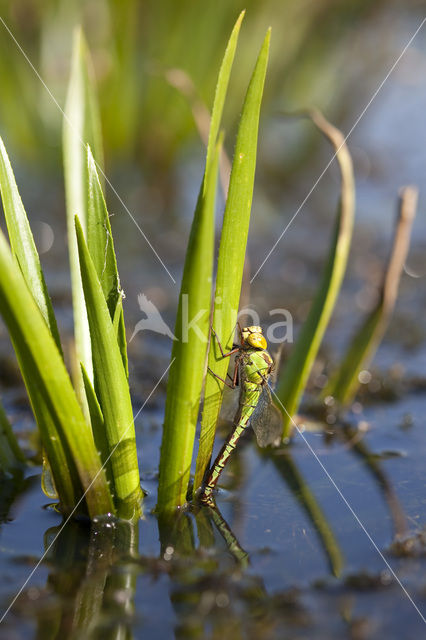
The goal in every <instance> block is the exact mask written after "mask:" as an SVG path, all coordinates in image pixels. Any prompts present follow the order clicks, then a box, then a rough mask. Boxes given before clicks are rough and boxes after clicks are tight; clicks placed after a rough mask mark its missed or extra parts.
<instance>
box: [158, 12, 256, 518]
mask: <svg viewBox="0 0 426 640" xmlns="http://www.w3.org/2000/svg"><path fill="white" fill-rule="evenodd" d="M243 17H244V12H242V13H241V14H240V16H239V18H238V20H237V22H236V24H235V26H234V29H233V31H232V33H231V36H230V38H229V42H228V45H227V48H226V50H225V54H224V57H223V61H222V64H221V67H220V70H219V76H218V81H217V86H216V93H215V98H214V102H213V109H212V117H211V122H210V131H209V139H208V144H207V157H206V168H205V172H204V177H203V182H202V185H201V189H200V194H199V197H198V201H197V206H196V209H195V213H194V220H193V223H192V227H191V234H190V238H189V243H188V249H187V253H186V258H185V265H184V272H183V276H182V285H181V290H180V296H179V307H178V313H177V320H176V326H175V336H176V338H177V340H176V341H175V343H174V345H173V350H172V362H173V366H172V367H171V370H170V374H169V380H168V385H167V398H166V410H165V421H164V431H163V439H162V446H161V458H160V479H159V491H158V505H157V508H158V510H159V511H160V512H163V513H164V512H166V511H170V510H171V509H173V508H174V507H176V506H180V505H182V504H183V503H184V502H185V501H186V496H187V490H188V482H189V474H190V467H191V460H192V452H193V447H194V438H195V429H196V425H197V418H198V410H199V404H200V397H201V391H202V386H203V378H204V371H205V361H206V354H207V344H208V336H209V319H210V307H211V289H212V278H213V252H214V213H215V201H216V183H217V173H218V159H219V153H220V149H221V146H222V140H220V141H219V143H217V139H218V133H219V128H220V122H221V119H222V113H223V106H224V102H225V97H226V92H227V89H228V85H229V78H230V74H231V69H232V64H233V61H234V56H235V50H236V46H237V41H238V35H239V31H240V26H241V22H242V20H243ZM183 311H185V314H186V318H187V319H188V320H189V322H191V320H192V319H194V318H196V317H197V316H200V312H201V317H199V318H198V320H197V327H198V328H197V330H196V331H195V330H191V331H190V332H189V331H188V334H186V333H185V335H184V333H183V332H186V331H187V329H186V326H183V324H182V313H183Z"/></svg>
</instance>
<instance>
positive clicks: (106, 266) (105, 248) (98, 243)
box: [86, 145, 121, 319]
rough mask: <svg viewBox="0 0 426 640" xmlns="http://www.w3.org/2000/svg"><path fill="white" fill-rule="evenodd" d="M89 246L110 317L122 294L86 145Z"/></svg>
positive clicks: (104, 209) (104, 208)
mask: <svg viewBox="0 0 426 640" xmlns="http://www.w3.org/2000/svg"><path fill="white" fill-rule="evenodd" d="M87 184H88V206H87V234H86V237H87V248H88V249H89V252H90V255H91V258H92V261H93V264H94V267H95V269H96V273H97V275H98V278H99V281H100V283H101V286H102V291H103V292H104V296H105V300H106V302H107V305H108V309H109V313H110V316H111V318H112V319H113V318H114V313H115V310H116V307H117V302H118V299H119V297H120V296H121V291H120V280H119V277H118V271H117V260H116V257H115V251H114V242H113V239H112V232H111V225H110V221H109V216H108V211H107V208H106V204H105V199H104V195H103V193H102V187H101V183H100V180H99V176H98V172H97V170H96V164H95V161H94V158H93V155H92V152H91V150H90V146H89V145H88V146H87Z"/></svg>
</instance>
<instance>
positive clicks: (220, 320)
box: [194, 30, 270, 489]
mask: <svg viewBox="0 0 426 640" xmlns="http://www.w3.org/2000/svg"><path fill="white" fill-rule="evenodd" d="M269 41H270V30H268V32H267V34H266V37H265V40H264V43H263V45H262V48H261V50H260V53H259V57H258V59H257V62H256V66H255V69H254V72H253V75H252V77H251V80H250V84H249V87H248V90H247V94H246V97H245V101H244V106H243V111H242V115H241V120H240V124H239V129H238V135H237V142H236V146H235V153H234V159H233V163H232V171H231V178H230V182H229V190H228V198H227V201H226V206H225V214H224V219H223V227H222V235H221V240H220V248H219V258H218V267H217V277H216V294H215V307H214V314H213V326H214V328H215V330H216V333H217V335H218V336H219V338H220V340H221V342H222V345H223V348H224V349H225V350H228V349H229V348H231V347H232V342H233V336H234V330H235V323H236V320H237V313H238V307H239V299H240V293H241V282H242V277H243V268H244V259H245V252H246V243H247V235H248V228H249V222H250V210H251V203H252V197H253V184H254V174H255V168H256V151H257V136H258V128H259V115H260V105H261V100H262V95H263V87H264V82H265V74H266V67H267V63H268V54H269ZM208 362H209V367H210V368H211V369H212V370H213V371H214V372H215V373H216V374H217V375H219V376H221V377H222V378H225V376H226V372H227V369H228V365H229V361H228V360H222V359H220V353H219V351H218V349H217V348H216V345H215V344H214V343H213V341H212V343H211V347H210V350H209V360H208ZM222 392H223V384H222V383H220V382H219V381H218V380H217V379H216V378H214V377H213V376H212V375H210V374H209V375H207V378H206V385H205V392H204V398H205V399H204V410H203V418H202V423H201V435H200V446H199V450H198V456H197V467H196V472H195V483H194V488H195V489H197V488H198V487H199V486H200V485H201V483H202V481H203V476H204V473H205V470H206V468H207V466H208V464H209V462H210V458H211V453H212V449H213V442H214V435H215V428H216V423H217V419H218V416H219V411H220V405H221V401H222Z"/></svg>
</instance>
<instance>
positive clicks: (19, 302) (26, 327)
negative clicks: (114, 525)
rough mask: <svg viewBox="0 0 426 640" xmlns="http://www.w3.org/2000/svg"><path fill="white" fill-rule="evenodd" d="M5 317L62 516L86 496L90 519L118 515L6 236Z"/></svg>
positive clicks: (1, 265)
mask: <svg viewBox="0 0 426 640" xmlns="http://www.w3.org/2000/svg"><path fill="white" fill-rule="evenodd" d="M0 312H1V314H2V316H3V319H4V321H5V323H6V326H7V328H8V331H9V334H10V337H11V339H12V342H13V345H14V348H15V351H16V354H17V357H18V361H19V365H20V368H21V371H22V374H23V376H24V381H25V384H26V386H27V390H28V393H29V396H30V400H31V405H32V408H33V411H34V415H35V417H36V420H37V423H38V426H39V429H40V433H41V438H42V444H43V447H44V449H45V451H46V453H47V456H48V459H49V462H50V466H51V469H52V474H53V479H54V482H55V486H56V489H57V491H58V494H59V496H60V499H61V507H62V509H63V511H64V512H65V513H69V512H70V511H71V510H72V509H73V507H74V506H75V505H76V503H77V500H78V499H79V498H80V497H81V495H82V493H83V491H85V490H87V494H86V503H87V508H88V511H89V514H90V516H92V517H93V516H95V515H98V514H103V513H108V512H110V511H111V510H114V506H113V504H112V500H111V495H110V491H109V488H108V485H107V482H106V478H105V474H104V473H103V471H101V465H100V459H99V456H98V453H97V451H96V448H95V444H94V441H93V435H92V432H91V429H90V427H89V426H88V424H87V423H86V422H85V420H84V417H83V414H82V411H81V408H80V405H79V404H78V401H77V397H76V395H75V392H74V389H73V388H72V385H71V381H70V378H69V376H68V373H67V371H66V369H65V365H64V362H63V359H62V355H61V354H60V352H59V350H58V348H57V345H56V343H55V341H54V339H53V337H52V335H51V333H50V330H49V328H48V327H47V325H46V322H45V320H44V318H43V316H42V314H41V312H40V310H39V308H38V306H37V304H36V302H35V301H34V298H33V297H32V294H31V293H30V291H29V289H28V287H27V284H26V282H25V280H24V277H23V275H22V273H21V270H20V268H19V266H18V265H17V264H16V262H15V260H14V259H13V257H12V255H11V253H10V249H9V247H8V245H7V242H6V239H5V238H4V236H3V234H2V233H0Z"/></svg>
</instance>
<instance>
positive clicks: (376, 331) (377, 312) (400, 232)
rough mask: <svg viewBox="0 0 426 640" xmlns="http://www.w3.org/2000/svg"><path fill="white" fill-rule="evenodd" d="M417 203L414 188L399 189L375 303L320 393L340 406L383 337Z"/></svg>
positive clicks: (346, 402) (353, 391)
mask: <svg viewBox="0 0 426 640" xmlns="http://www.w3.org/2000/svg"><path fill="white" fill-rule="evenodd" d="M416 206H417V189H415V188H414V187H406V188H404V189H403V190H402V191H401V194H400V201H399V211H398V218H397V224H396V228H395V234H394V241H393V247H392V250H391V253H390V256H389V260H388V265H387V269H386V272H385V276H384V280H383V285H382V288H381V291H380V296H379V300H378V303H377V305H376V306H375V308H374V309H373V310H372V312H371V313H370V314H369V315H368V316H367V317H366V319H365V320H364V322H363V323H362V325H361V327H360V328H359V329H358V330H357V331H356V333H355V334H354V336H353V338H352V340H351V342H350V344H349V347H348V350H347V352H346V355H345V356H344V358H343V360H342V362H341V364H340V366H339V367H338V369H337V370H336V371H335V373H334V374H333V375H332V376H331V378H330V380H329V382H328V384H327V385H326V387H325V388H324V390H323V392H322V394H321V395H322V397H326V396H333V397H334V399H335V401H336V402H337V403H338V404H339V405H340V406H347V405H349V404H350V403H351V402H352V400H353V398H354V396H355V394H356V392H357V390H358V387H359V384H360V383H359V380H358V375H359V372H360V371H361V369H364V368H366V367H367V366H368V364H369V363H370V362H371V360H372V359H373V357H374V354H375V352H376V350H377V348H378V346H379V344H380V342H381V340H382V338H383V335H384V333H385V331H386V328H387V326H388V323H389V319H390V316H391V314H392V311H393V308H394V306H395V301H396V297H397V294H398V285H399V280H400V277H401V273H402V269H403V267H404V263H405V259H406V257H407V253H408V249H409V246H410V234H411V227H412V224H413V220H414V217H415V215H416Z"/></svg>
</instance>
